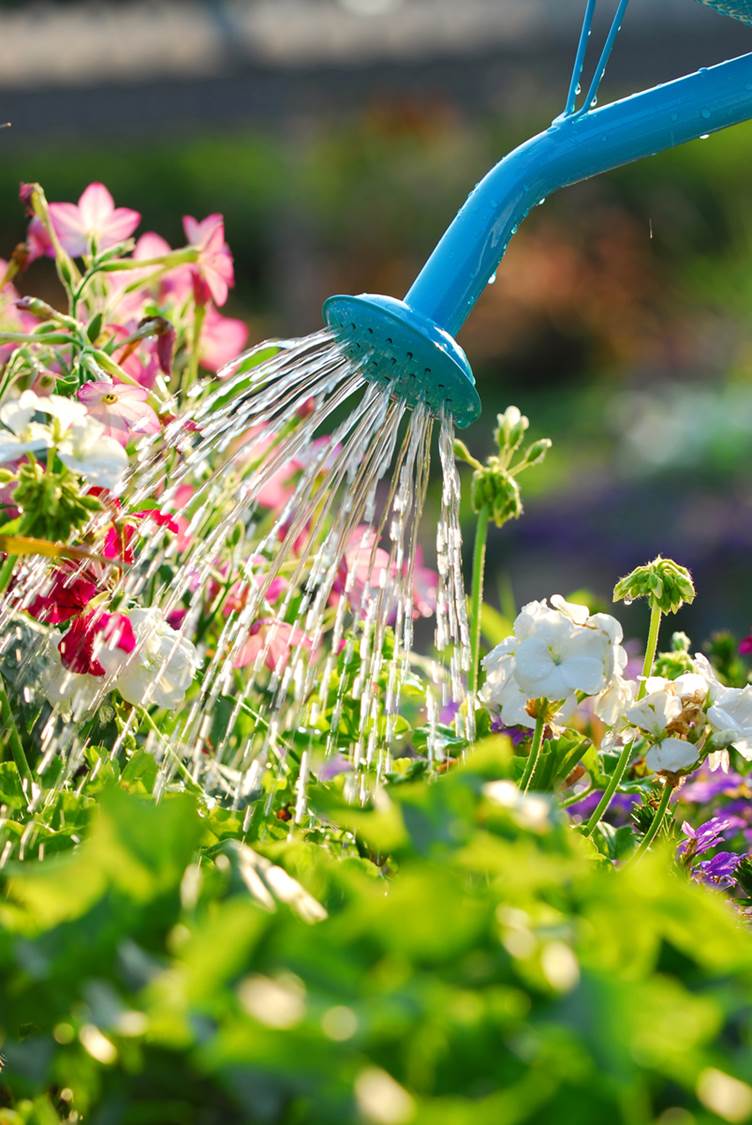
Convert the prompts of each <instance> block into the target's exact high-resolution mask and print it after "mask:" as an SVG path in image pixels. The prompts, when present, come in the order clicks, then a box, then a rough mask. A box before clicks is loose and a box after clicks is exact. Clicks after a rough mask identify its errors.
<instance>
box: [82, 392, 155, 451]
mask: <svg viewBox="0 0 752 1125" xmlns="http://www.w3.org/2000/svg"><path fill="white" fill-rule="evenodd" d="M148 394H149V392H148V391H147V390H146V388H145V387H131V386H126V385H124V384H122V383H84V385H83V386H82V387H81V388H80V390H79V392H78V398H79V399H80V401H81V402H83V403H84V404H85V406H86V408H87V410H88V412H89V414H90V415H91V416H92V418H96V420H97V421H98V422H100V423H101V424H102V425H103V426H104V429H105V433H106V434H107V436H108V437H111V438H114V439H115V441H119V442H120V444H121V445H123V446H125V445H127V444H128V442H129V441H132V440H133V439H134V438H138V437H142V436H143V435H144V434H158V433H159V431H160V430H161V428H162V426H161V423H160V421H159V418H158V417H157V415H156V414H155V412H154V410H153V409H152V407H151V406H149V404H148V402H146V401H145V400H146V399H147V398H148Z"/></svg>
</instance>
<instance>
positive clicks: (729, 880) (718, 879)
mask: <svg viewBox="0 0 752 1125" xmlns="http://www.w3.org/2000/svg"><path fill="white" fill-rule="evenodd" d="M742 858H743V857H742V856H740V855H737V854H736V852H717V853H716V855H714V856H713V858H712V859H704V860H703V861H702V863H698V864H697V866H696V867H695V868H694V869H693V871H692V875H693V877H694V878H695V879H700V880H701V881H702V882H703V883H707V885H708V886H711V887H723V888H725V889H728V888H730V887H733V886H734V885H735V883H736V880H735V879H734V872H735V871H736V869H737V867H738V866H739V864H740V863H741V861H742Z"/></svg>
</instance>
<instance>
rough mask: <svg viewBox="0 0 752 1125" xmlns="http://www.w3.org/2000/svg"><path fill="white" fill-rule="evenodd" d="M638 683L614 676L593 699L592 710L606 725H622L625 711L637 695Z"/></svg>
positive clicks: (624, 720)
mask: <svg viewBox="0 0 752 1125" xmlns="http://www.w3.org/2000/svg"><path fill="white" fill-rule="evenodd" d="M638 688H639V685H638V683H637V681H636V680H625V679H624V678H623V677H622V676H614V678H613V680H612V681H611V683H610V684H609V686H608V687H607V688H606V690H605V691H602V692H600V694H599V695H596V697H595V699H594V700H593V712H594V714H595V715H596V716H597V717H598V718H599V719H600V720H601V722H602V723H605V724H606V726H607V727H615V726H621V725H624V724H625V722H626V712H627V710H628V709H629V707H630V706H631V704H632V703H634V701H635V699H636V697H637V691H638Z"/></svg>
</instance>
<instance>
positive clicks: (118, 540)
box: [102, 508, 180, 563]
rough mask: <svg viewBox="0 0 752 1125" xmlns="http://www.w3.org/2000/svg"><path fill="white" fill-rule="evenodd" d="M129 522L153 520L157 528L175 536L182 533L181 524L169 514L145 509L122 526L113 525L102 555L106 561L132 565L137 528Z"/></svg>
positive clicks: (129, 518)
mask: <svg viewBox="0 0 752 1125" xmlns="http://www.w3.org/2000/svg"><path fill="white" fill-rule="evenodd" d="M129 520H139V521H141V520H152V521H153V522H154V523H155V524H156V525H157V527H166V528H167V530H168V531H172V532H173V533H174V534H175V535H177V534H178V532H179V531H180V524H179V523H178V522H177V520H176V519H175V517H174V516H171V515H170V514H169V513H168V512H161V511H160V510H159V508H145V509H144V510H143V511H142V512H131V513H130V514H129V515H128V516H126V517H125V520H124V521H123V522H122V523H120V525H116V524H113V525H112V527H111V528H110V530H109V531H108V532H107V534H106V536H105V539H104V549H103V550H102V554H103V555H104V557H105V558H106V559H118V560H119V561H120V562H124V563H132V562H133V561H134V558H135V556H134V554H133V551H132V549H131V543H132V541H133V538H134V536H135V534H136V528H135V526H134V525H133V524H132V523H129V522H128V521H129Z"/></svg>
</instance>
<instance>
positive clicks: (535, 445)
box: [525, 437, 553, 468]
mask: <svg viewBox="0 0 752 1125" xmlns="http://www.w3.org/2000/svg"><path fill="white" fill-rule="evenodd" d="M552 445H553V442H552V441H551V438H545V437H544V438H539V439H538V441H533V442H531V443H530V445H529V446H528V447H527V451H526V452H525V468H529V467H530V466H531V465H540V463H541V461H543V459H544V458H545V456H546V454H547V453H548V451H549V449H550V448H551V446H552Z"/></svg>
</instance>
